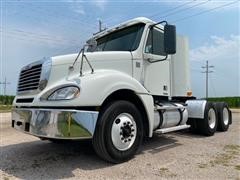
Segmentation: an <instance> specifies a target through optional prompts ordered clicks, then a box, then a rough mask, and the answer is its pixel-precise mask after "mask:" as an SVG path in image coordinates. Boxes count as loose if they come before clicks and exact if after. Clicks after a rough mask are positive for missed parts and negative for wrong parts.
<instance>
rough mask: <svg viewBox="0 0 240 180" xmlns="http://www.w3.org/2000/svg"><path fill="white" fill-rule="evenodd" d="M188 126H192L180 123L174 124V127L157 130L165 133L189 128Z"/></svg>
mask: <svg viewBox="0 0 240 180" xmlns="http://www.w3.org/2000/svg"><path fill="white" fill-rule="evenodd" d="M187 128H190V125H187V124H184V125H179V126H174V127H169V128H163V129H157V130H156V131H155V132H157V133H161V134H164V133H169V132H173V131H179V130H182V129H187Z"/></svg>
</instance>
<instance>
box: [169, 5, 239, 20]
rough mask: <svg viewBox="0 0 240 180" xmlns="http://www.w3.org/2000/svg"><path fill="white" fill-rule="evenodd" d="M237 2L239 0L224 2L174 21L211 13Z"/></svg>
mask: <svg viewBox="0 0 240 180" xmlns="http://www.w3.org/2000/svg"><path fill="white" fill-rule="evenodd" d="M237 2H239V0H237V1H233V2H230V3H227V4H224V5H221V6H217V7H215V8H212V9H208V10H204V11H201V12H199V13H196V14H192V15H190V16H185V17H183V18H179V19H176V20H174V21H173V23H176V22H180V21H184V20H186V19H189V18H192V17H195V16H199V15H201V14H205V13H209V12H211V11H214V10H216V9H221V8H224V7H227V6H230V5H232V4H235V3H237Z"/></svg>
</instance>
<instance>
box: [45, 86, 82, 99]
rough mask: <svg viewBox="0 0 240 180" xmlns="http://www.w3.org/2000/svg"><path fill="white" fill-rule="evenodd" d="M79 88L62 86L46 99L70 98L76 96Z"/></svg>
mask: <svg viewBox="0 0 240 180" xmlns="http://www.w3.org/2000/svg"><path fill="white" fill-rule="evenodd" d="M79 94H80V90H79V88H78V87H75V86H68V87H63V88H61V89H58V90H56V91H54V92H53V93H52V94H51V95H50V96H49V97H48V100H52V101H54V100H70V99H74V98H76V97H78V96H79Z"/></svg>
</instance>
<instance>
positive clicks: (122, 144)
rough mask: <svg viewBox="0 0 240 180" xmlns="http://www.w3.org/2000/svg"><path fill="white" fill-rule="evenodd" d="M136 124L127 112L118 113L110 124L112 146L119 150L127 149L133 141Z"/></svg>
mask: <svg viewBox="0 0 240 180" xmlns="http://www.w3.org/2000/svg"><path fill="white" fill-rule="evenodd" d="M136 134H137V125H136V122H135V120H134V118H133V117H132V116H131V115H130V114H128V113H122V114H120V115H118V116H117V117H116V118H115V119H114V121H113V124H112V129H111V138H112V143H113V145H114V147H115V148H116V149H118V150H120V151H125V150H128V149H130V148H131V147H132V145H133V143H134V142H135V139H136Z"/></svg>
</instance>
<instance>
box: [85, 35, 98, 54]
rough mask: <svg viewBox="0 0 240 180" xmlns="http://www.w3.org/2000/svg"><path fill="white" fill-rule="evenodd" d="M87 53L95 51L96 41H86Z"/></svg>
mask: <svg viewBox="0 0 240 180" xmlns="http://www.w3.org/2000/svg"><path fill="white" fill-rule="evenodd" d="M87 46H88V49H87V51H88V52H94V51H95V50H96V49H97V41H96V39H94V38H91V39H89V40H88V41H87Z"/></svg>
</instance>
